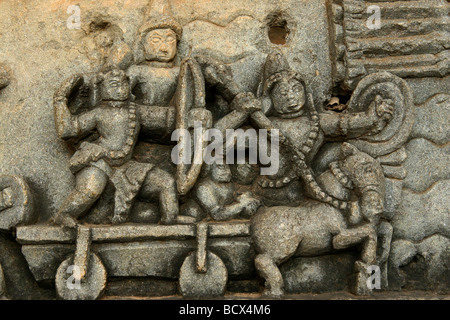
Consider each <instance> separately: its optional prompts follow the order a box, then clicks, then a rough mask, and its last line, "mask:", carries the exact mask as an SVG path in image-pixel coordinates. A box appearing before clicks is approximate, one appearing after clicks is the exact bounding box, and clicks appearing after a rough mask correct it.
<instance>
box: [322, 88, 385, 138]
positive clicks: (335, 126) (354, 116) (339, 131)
mask: <svg viewBox="0 0 450 320" xmlns="http://www.w3.org/2000/svg"><path fill="white" fill-rule="evenodd" d="M393 112H394V109H393V106H392V101H391V100H389V99H387V100H383V99H382V98H381V97H380V96H376V98H375V100H374V101H373V102H372V103H371V104H370V105H369V107H368V108H367V111H365V112H356V113H341V114H337V113H322V114H320V125H321V128H322V130H323V131H324V133H325V135H327V136H331V137H336V136H344V137H346V138H357V137H359V136H361V135H364V134H367V133H368V132H369V133H372V134H376V133H378V132H380V131H381V130H382V129H383V128H384V126H385V125H386V124H387V123H388V122H389V121H390V119H391V118H392V115H393Z"/></svg>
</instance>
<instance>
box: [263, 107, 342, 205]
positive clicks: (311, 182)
mask: <svg viewBox="0 0 450 320" xmlns="http://www.w3.org/2000/svg"><path fill="white" fill-rule="evenodd" d="M310 109H311V110H310V115H311V117H310V122H309V123H310V130H309V133H308V140H307V141H306V142H304V143H303V144H302V145H301V146H300V147H297V146H295V145H294V144H293V143H291V141H290V140H289V139H288V138H287V137H285V136H283V134H282V133H281V132H280V135H281V136H282V137H281V141H282V143H281V144H282V145H283V146H285V147H286V148H287V150H289V151H290V153H291V159H292V163H293V164H294V170H292V171H291V172H290V173H289V174H288V176H286V177H283V178H281V179H279V180H277V181H271V182H269V181H267V180H265V181H263V182H262V184H261V186H262V187H263V188H264V187H267V186H269V187H271V188H273V187H277V188H280V187H282V186H284V185H286V184H288V183H290V182H291V181H292V180H294V179H297V178H302V179H303V181H304V182H305V185H306V188H307V190H308V191H310V194H311V195H312V196H313V197H314V198H316V199H317V200H320V201H322V202H325V203H328V204H330V205H332V206H333V207H335V208H337V209H341V210H345V209H347V207H348V203H347V202H346V201H342V200H339V199H336V198H334V197H332V196H331V195H329V194H328V193H327V192H325V190H323V189H322V187H321V186H319V184H318V183H317V181H316V179H315V177H314V174H313V172H312V170H311V168H310V167H309V166H308V165H307V164H306V157H307V156H308V155H309V154H310V152H311V150H312V148H313V146H314V145H315V143H316V142H317V138H318V137H319V130H320V121H319V114H318V113H317V111H316V110H315V108H314V107H311V108H310Z"/></svg>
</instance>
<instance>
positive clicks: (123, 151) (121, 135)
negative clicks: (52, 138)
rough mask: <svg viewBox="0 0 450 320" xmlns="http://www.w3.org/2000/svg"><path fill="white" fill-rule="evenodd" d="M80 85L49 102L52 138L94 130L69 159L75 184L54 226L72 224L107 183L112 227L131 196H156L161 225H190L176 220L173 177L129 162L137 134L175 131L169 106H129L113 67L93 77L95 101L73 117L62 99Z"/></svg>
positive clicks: (125, 84)
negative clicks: (110, 191)
mask: <svg viewBox="0 0 450 320" xmlns="http://www.w3.org/2000/svg"><path fill="white" fill-rule="evenodd" d="M83 81H84V80H83V77H82V76H80V75H76V76H73V77H72V78H70V79H69V80H68V81H66V82H65V83H64V84H63V85H62V86H61V88H60V89H59V90H58V91H57V93H56V95H55V99H54V109H55V124H56V129H57V133H58V136H59V137H60V138H62V139H65V140H67V139H71V138H84V137H86V136H87V135H89V134H90V133H94V132H95V133H96V137H97V138H96V139H95V140H94V141H91V142H88V141H87V139H86V140H85V141H83V142H82V143H81V145H80V147H79V148H78V150H77V151H76V152H75V154H74V155H73V156H72V158H71V159H70V169H71V171H72V172H73V173H74V174H75V175H76V186H75V189H74V190H73V191H72V193H71V194H70V195H69V196H68V197H67V198H66V200H65V202H64V204H63V205H62V207H61V208H60V209H59V211H58V213H57V215H56V216H55V217H54V222H56V223H59V224H63V225H65V226H69V227H73V226H75V225H76V223H77V219H78V218H79V217H81V216H82V215H83V214H84V213H86V212H87V211H88V210H89V208H91V206H92V205H93V204H94V203H95V202H96V201H97V199H98V198H99V197H100V196H101V195H102V193H103V191H104V190H105V187H106V184H107V182H108V181H111V182H112V184H113V185H114V187H115V196H114V200H115V208H114V215H113V218H112V222H113V223H121V222H125V221H126V218H127V215H128V212H129V211H130V208H131V206H132V204H133V203H134V201H135V199H136V197H138V196H139V197H141V198H148V197H150V196H151V195H152V194H155V193H157V194H159V202H160V208H161V211H162V218H161V222H162V223H165V224H171V223H176V222H178V223H185V222H192V221H190V220H189V218H188V217H182V216H178V210H179V208H178V196H177V190H176V186H175V181H174V178H173V177H172V176H171V175H170V174H169V173H167V172H165V171H163V170H161V169H158V168H155V167H154V165H153V164H150V163H139V162H137V161H135V160H133V159H132V153H133V149H134V146H135V144H136V142H137V139H138V134H139V132H140V131H143V130H154V129H159V130H166V131H167V132H168V133H169V132H171V131H172V130H174V129H175V108H174V107H158V106H143V105H137V104H134V103H132V102H130V101H129V98H130V85H129V79H128V78H127V76H126V74H125V72H124V71H122V70H118V69H113V70H111V71H108V72H106V73H102V74H100V75H99V76H98V80H97V85H98V89H99V91H100V97H101V102H100V103H98V105H97V106H95V108H94V109H92V110H90V111H87V112H85V113H82V114H80V115H73V114H71V112H70V111H69V109H68V107H67V102H68V97H69V96H70V95H71V93H72V92H73V91H74V89H75V88H77V87H79V86H81V85H82V84H83ZM205 112H207V111H205ZM201 116H202V115H201V114H199V113H198V112H197V113H196V114H195V115H194V117H201ZM204 116H207V115H204ZM195 120H199V121H201V119H197V118H196V119H195ZM192 121H194V119H192ZM91 140H92V139H91Z"/></svg>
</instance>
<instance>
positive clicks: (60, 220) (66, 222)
mask: <svg viewBox="0 0 450 320" xmlns="http://www.w3.org/2000/svg"><path fill="white" fill-rule="evenodd" d="M51 222H52V223H54V224H57V225H60V226H62V227H65V228H76V227H77V226H78V221H77V220H76V219H75V218H73V217H71V216H69V215H67V214H57V215H56V216H55V217H54V218H53V219H52V220H51Z"/></svg>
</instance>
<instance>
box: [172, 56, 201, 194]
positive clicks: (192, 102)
mask: <svg viewBox="0 0 450 320" xmlns="http://www.w3.org/2000/svg"><path fill="white" fill-rule="evenodd" d="M175 106H176V118H175V125H176V129H180V130H179V132H180V135H179V140H178V143H179V146H180V148H179V149H178V150H179V154H178V157H179V159H182V161H179V163H178V164H177V172H176V181H177V189H178V192H179V193H180V194H181V195H185V194H186V193H188V192H189V190H190V189H191V188H192V187H193V186H194V184H195V182H196V181H197V177H198V175H199V174H200V170H201V168H202V162H203V150H204V148H205V147H206V143H207V141H204V139H203V136H204V132H205V130H206V129H207V128H206V127H203V126H202V128H201V130H199V131H200V132H198V131H197V132H195V133H194V135H192V134H189V135H188V134H187V132H189V133H191V132H192V131H193V130H192V127H193V124H191V123H189V119H188V115H189V113H190V112H191V111H192V110H195V109H196V108H199V109H201V108H203V109H204V108H205V82H204V79H203V75H202V72H201V68H200V66H199V65H198V63H197V62H196V61H195V60H193V59H190V58H188V59H186V60H184V61H183V62H182V64H181V67H180V74H179V77H178V87H177V91H176V93H175ZM191 137H193V138H192V140H193V141H190V143H187V141H186V139H191ZM191 146H193V148H191ZM185 160H189V161H185Z"/></svg>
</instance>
